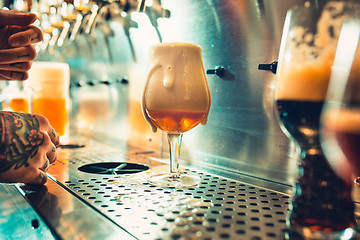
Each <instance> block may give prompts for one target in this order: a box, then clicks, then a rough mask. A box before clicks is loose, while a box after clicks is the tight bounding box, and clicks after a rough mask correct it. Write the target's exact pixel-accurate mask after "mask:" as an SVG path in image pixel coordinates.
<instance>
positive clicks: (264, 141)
mask: <svg viewBox="0 0 360 240" xmlns="http://www.w3.org/2000/svg"><path fill="white" fill-rule="evenodd" d="M301 2H303V1H295V0H293V1H288V0H276V1H264V0H237V1H235V0H221V1H220V0H217V1H216V0H198V1H192V0H182V1H173V0H163V1H162V2H161V3H162V7H163V8H164V9H167V10H169V11H170V17H165V18H159V19H158V20H157V23H158V26H157V27H158V31H156V29H155V28H154V27H153V25H151V23H150V21H149V18H148V17H147V16H146V15H145V14H144V13H135V14H132V19H133V20H134V21H135V22H136V25H134V27H130V28H128V27H126V25H124V23H123V22H121V21H118V20H117V19H116V18H114V19H110V20H109V21H108V22H107V23H108V25H107V26H108V27H109V29H111V30H112V34H108V33H104V32H106V31H104V30H103V29H101V28H100V27H97V28H95V29H94V31H95V32H94V33H95V35H93V36H95V38H94V37H92V38H91V37H90V35H86V34H83V35H81V36H79V38H78V39H77V40H76V41H74V42H69V43H67V44H65V45H64V46H63V47H62V48H61V50H57V51H55V53H54V54H53V55H50V56H49V55H41V53H40V55H39V60H44V59H45V60H46V59H47V60H48V59H50V60H54V59H55V60H58V61H59V60H60V61H67V62H68V63H69V64H70V65H71V69H72V80H71V81H72V83H73V84H72V88H71V89H72V91H71V93H72V100H73V113H74V115H73V116H72V126H73V127H74V128H76V129H77V130H80V131H82V132H86V133H90V134H93V135H102V136H105V137H108V138H113V139H115V140H116V139H121V140H127V141H128V142H129V143H130V144H133V145H137V146H142V147H145V148H149V149H153V150H158V151H165V152H166V151H167V143H166V140H165V137H164V134H161V133H156V134H154V133H152V132H151V131H150V127H149V126H148V124H147V123H146V122H145V120H144V119H143V117H142V114H141V109H140V99H141V94H142V88H143V84H144V81H145V77H146V70H147V63H146V61H147V49H148V47H149V46H151V45H152V44H155V43H158V42H159V41H160V39H162V41H163V42H169V41H179V42H191V43H195V44H199V45H200V46H201V47H202V49H203V60H204V66H205V69H206V70H214V69H217V68H219V67H223V68H224V69H225V72H223V73H225V74H223V75H221V74H220V76H218V75H215V74H208V75H207V78H208V81H209V85H210V90H211V94H212V106H211V109H210V114H209V119H208V123H207V124H206V125H205V126H198V127H196V128H195V129H193V130H191V131H189V132H187V133H185V134H184V137H183V145H182V152H181V154H182V158H184V159H187V160H189V161H193V162H196V163H197V164H206V165H209V166H213V167H216V168H223V169H225V170H228V171H233V172H237V173H242V174H246V175H251V176H256V177H258V178H263V179H267V180H271V181H275V182H280V183H284V184H289V185H290V184H291V183H292V181H293V176H294V172H295V169H296V161H295V159H294V158H295V156H297V155H296V153H295V148H294V146H293V144H291V143H290V142H289V141H288V139H287V138H286V137H285V136H284V135H283V133H282V132H281V130H280V129H279V127H278V125H277V122H276V120H275V118H274V116H273V101H272V90H273V88H272V86H273V80H274V75H273V74H272V73H271V72H265V71H259V70H258V69H257V66H258V64H259V63H270V62H272V61H274V60H276V59H277V55H278V50H279V45H280V39H281V33H282V27H283V21H284V18H285V14H286V11H287V9H288V8H290V7H292V6H293V5H295V4H297V3H301ZM100 21H101V20H100ZM102 21H105V20H102ZM99 25H101V24H99ZM106 43H108V45H107V44H106ZM108 80H110V81H111V82H110V84H109V82H108ZM83 81H84V82H85V85H84V84H83V83H82V82H83ZM79 82H80V83H79ZM91 96H93V97H91ZM89 103H90V105H87V104H89ZM97 104H99V106H100V107H99V108H98V111H99V112H98V115H97V116H95V115H94V114H93V110H91V109H94V108H95V107H94V106H96V105H97ZM86 119H87V120H86Z"/></svg>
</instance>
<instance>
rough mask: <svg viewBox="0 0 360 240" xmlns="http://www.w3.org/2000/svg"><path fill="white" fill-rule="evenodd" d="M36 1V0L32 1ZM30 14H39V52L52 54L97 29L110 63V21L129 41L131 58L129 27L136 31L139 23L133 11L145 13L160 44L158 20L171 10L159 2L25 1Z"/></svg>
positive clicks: (91, 34) (111, 32)
mask: <svg viewBox="0 0 360 240" xmlns="http://www.w3.org/2000/svg"><path fill="white" fill-rule="evenodd" d="M33 1H36V0H33ZM26 6H28V7H29V6H30V8H31V9H28V10H29V11H32V12H35V13H37V14H38V16H39V19H38V21H37V22H36V24H37V25H38V26H39V27H40V28H41V29H42V30H43V33H44V40H43V41H42V43H41V44H40V45H39V47H38V48H39V49H38V51H39V52H42V53H49V54H54V52H55V51H56V49H61V48H62V47H63V46H64V44H65V43H66V42H67V41H70V42H76V40H77V39H78V37H79V35H86V36H87V37H88V38H89V39H91V38H93V37H94V35H93V32H94V29H95V28H97V29H98V30H100V31H101V32H102V34H103V36H104V39H105V44H106V46H107V49H108V52H109V58H110V62H112V54H111V46H110V44H109V38H110V37H113V36H114V31H113V29H111V27H110V21H118V22H120V23H121V25H122V27H123V29H124V33H125V35H126V37H127V39H128V42H129V47H130V50H131V53H132V58H133V60H134V61H136V54H135V50H134V46H133V43H132V40H131V36H130V29H131V28H138V23H137V22H135V21H134V20H132V18H131V14H132V13H133V12H141V13H145V14H146V15H147V16H148V18H149V20H150V22H151V24H152V26H153V27H154V29H155V31H156V33H157V36H158V38H159V41H160V42H162V36H161V33H160V31H159V29H158V22H157V20H158V19H159V18H169V17H170V11H169V10H167V9H164V8H163V7H162V5H161V0H50V1H48V0H37V1H36V2H31V4H29V0H27V5H26Z"/></svg>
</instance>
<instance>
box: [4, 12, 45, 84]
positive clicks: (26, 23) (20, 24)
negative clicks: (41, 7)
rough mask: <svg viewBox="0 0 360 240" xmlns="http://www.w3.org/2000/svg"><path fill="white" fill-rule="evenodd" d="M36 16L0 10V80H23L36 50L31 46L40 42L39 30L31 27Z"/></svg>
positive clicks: (40, 34) (26, 76)
mask: <svg viewBox="0 0 360 240" xmlns="http://www.w3.org/2000/svg"><path fill="white" fill-rule="evenodd" d="M36 19H37V16H36V14H33V13H22V12H19V11H16V10H3V9H0V79H1V78H2V79H5V80H25V79H27V78H28V72H27V71H28V70H29V69H30V67H31V61H32V60H34V59H35V57H36V50H35V48H34V46H32V45H31V44H33V43H37V42H40V41H42V39H43V35H42V32H41V30H40V29H39V28H37V27H35V26H32V25H30V24H32V23H33V22H34V21H35V20H36Z"/></svg>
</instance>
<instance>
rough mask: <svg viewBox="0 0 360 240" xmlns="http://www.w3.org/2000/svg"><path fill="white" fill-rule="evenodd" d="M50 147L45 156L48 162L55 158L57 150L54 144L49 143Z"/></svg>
mask: <svg viewBox="0 0 360 240" xmlns="http://www.w3.org/2000/svg"><path fill="white" fill-rule="evenodd" d="M51 146H52V149H51V150H50V151H48V152H47V153H46V157H47V158H48V159H49V161H50V163H53V162H55V161H56V159H57V152H56V147H55V145H53V144H51Z"/></svg>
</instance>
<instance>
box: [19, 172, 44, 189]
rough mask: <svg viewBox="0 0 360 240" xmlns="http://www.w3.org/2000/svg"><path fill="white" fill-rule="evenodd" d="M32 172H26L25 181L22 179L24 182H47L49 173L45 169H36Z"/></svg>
mask: <svg viewBox="0 0 360 240" xmlns="http://www.w3.org/2000/svg"><path fill="white" fill-rule="evenodd" d="M31 173H32V174H30V172H27V173H26V177H25V179H24V181H22V182H23V183H27V184H39V185H40V184H45V183H46V182H47V179H48V177H47V175H46V173H45V172H44V171H42V170H40V169H36V170H35V172H31Z"/></svg>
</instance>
